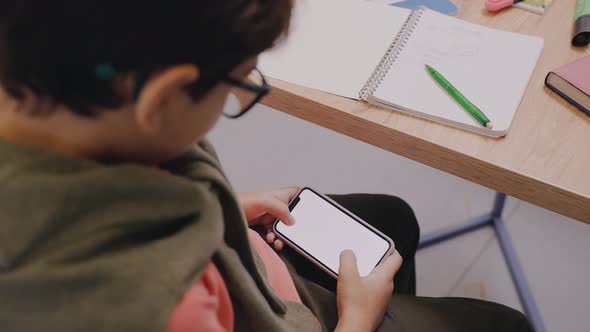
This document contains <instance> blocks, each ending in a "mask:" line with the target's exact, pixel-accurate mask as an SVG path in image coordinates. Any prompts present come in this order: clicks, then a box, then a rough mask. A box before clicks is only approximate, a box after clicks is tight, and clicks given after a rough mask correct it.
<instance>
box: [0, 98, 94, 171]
mask: <svg viewBox="0 0 590 332" xmlns="http://www.w3.org/2000/svg"><path fill="white" fill-rule="evenodd" d="M2 94H3V93H0V138H2V139H5V140H7V141H10V142H13V143H17V144H24V145H30V146H34V147H38V148H41V149H44V150H48V151H52V152H56V153H59V154H64V155H68V156H72V157H76V158H84V159H94V160H99V159H101V158H100V157H99V156H101V155H102V151H101V149H100V148H98V146H99V145H98V144H92V143H90V142H97V141H98V140H97V137H92V139H89V137H90V136H93V135H92V131H91V130H88V129H90V126H88V128H85V129H84V128H80V126H83V127H86V126H84V125H83V123H82V122H83V121H80V120H73V119H72V117H71V116H69V115H68V114H66V113H65V112H59V111H56V112H49V113H47V114H44V113H41V112H40V113H39V114H33V113H34V112H32V111H31V110H30V109H22V108H23V107H22V105H17V103H16V102H15V101H14V100H12V99H10V98H7V97H6V96H5V95H4V96H1V95H2ZM81 130H82V131H85V135H83V136H81V135H77V134H78V133H79V132H80V131H81Z"/></svg>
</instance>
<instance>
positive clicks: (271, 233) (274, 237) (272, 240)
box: [266, 232, 276, 243]
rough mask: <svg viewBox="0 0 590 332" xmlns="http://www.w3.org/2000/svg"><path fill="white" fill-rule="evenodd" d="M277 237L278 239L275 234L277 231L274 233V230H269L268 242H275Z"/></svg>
mask: <svg viewBox="0 0 590 332" xmlns="http://www.w3.org/2000/svg"><path fill="white" fill-rule="evenodd" d="M275 239H276V235H275V233H273V232H268V233H267V234H266V242H268V243H273V242H274V241H275Z"/></svg>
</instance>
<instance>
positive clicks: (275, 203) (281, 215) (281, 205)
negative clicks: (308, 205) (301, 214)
mask: <svg viewBox="0 0 590 332" xmlns="http://www.w3.org/2000/svg"><path fill="white" fill-rule="evenodd" d="M263 208H264V210H265V211H266V212H267V213H268V214H269V215H272V216H274V217H275V218H276V219H279V220H280V221H282V222H283V223H284V224H285V225H289V226H291V225H294V224H295V218H293V216H292V215H291V211H289V205H288V204H287V203H285V202H282V201H281V200H280V199H278V198H276V197H268V198H267V199H265V200H264V203H263Z"/></svg>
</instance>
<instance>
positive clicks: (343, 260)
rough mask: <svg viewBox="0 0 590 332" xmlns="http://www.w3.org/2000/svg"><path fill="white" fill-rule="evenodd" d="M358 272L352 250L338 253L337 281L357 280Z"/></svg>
mask: <svg viewBox="0 0 590 332" xmlns="http://www.w3.org/2000/svg"><path fill="white" fill-rule="evenodd" d="M359 278H360V275H359V270H358V267H357V265H356V256H355V255H354V252H352V250H344V251H343V252H341V253H340V267H339V268H338V279H340V280H345V279H359Z"/></svg>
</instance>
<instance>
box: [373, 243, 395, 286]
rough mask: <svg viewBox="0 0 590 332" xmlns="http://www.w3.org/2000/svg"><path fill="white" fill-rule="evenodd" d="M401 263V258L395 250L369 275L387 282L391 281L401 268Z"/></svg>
mask: <svg viewBox="0 0 590 332" xmlns="http://www.w3.org/2000/svg"><path fill="white" fill-rule="evenodd" d="M402 261H403V260H402V256H400V254H399V253H398V252H397V250H396V251H394V252H393V254H391V256H389V257H387V258H386V259H385V260H384V261H383V262H381V264H379V265H377V267H375V269H374V270H373V271H372V272H371V274H372V275H375V276H379V277H382V278H385V279H387V280H393V277H394V276H395V274H396V273H397V271H398V270H399V268H400V267H401V266H402Z"/></svg>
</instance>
